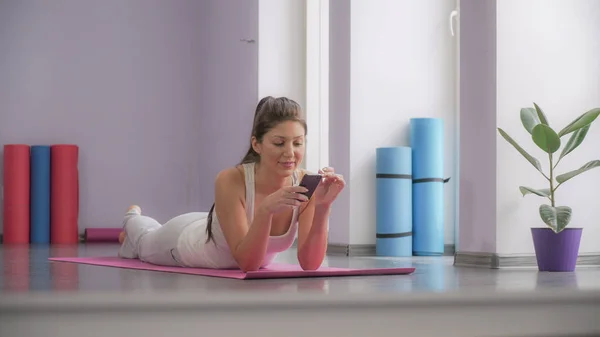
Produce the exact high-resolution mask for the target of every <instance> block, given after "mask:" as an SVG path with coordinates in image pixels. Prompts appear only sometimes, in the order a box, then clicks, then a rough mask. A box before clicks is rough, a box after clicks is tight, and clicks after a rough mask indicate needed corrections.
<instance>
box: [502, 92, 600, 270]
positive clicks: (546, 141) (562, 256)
mask: <svg viewBox="0 0 600 337" xmlns="http://www.w3.org/2000/svg"><path fill="white" fill-rule="evenodd" d="M533 105H534V107H533V108H531V107H528V108H522V109H521V123H522V124H523V127H525V130H527V132H529V134H530V135H531V139H532V140H533V142H534V143H535V145H537V146H538V147H539V148H540V149H542V150H543V151H544V152H545V154H546V155H547V157H548V169H547V171H548V172H547V173H545V172H544V170H543V169H542V165H541V164H540V161H539V160H538V159H536V158H535V157H533V156H531V155H530V154H529V153H527V151H525V150H524V149H523V148H522V147H521V146H519V144H517V142H515V141H514V140H513V139H512V138H511V137H510V136H509V135H508V134H507V133H506V132H505V131H504V130H502V129H501V128H498V132H499V133H500V135H502V137H504V139H505V140H506V141H507V142H509V143H510V144H511V145H512V146H514V148H515V149H516V150H517V151H519V153H520V154H521V155H523V157H525V159H527V161H528V162H529V163H531V165H533V167H535V168H536V169H537V170H538V171H539V172H540V173H541V174H542V175H543V176H544V178H545V179H546V180H547V181H548V185H547V187H546V188H532V187H526V186H519V190H520V191H521V193H522V194H523V196H526V195H528V194H532V195H537V196H540V197H542V198H546V199H548V201H549V203H544V204H542V205H541V206H540V207H539V215H540V218H541V219H542V221H543V222H544V223H545V224H546V226H543V227H541V228H536V227H533V228H531V233H532V237H533V245H534V249H535V255H536V259H537V265H538V269H539V270H540V271H573V270H575V265H576V262H577V257H578V256H579V243H580V241H581V233H582V228H567V226H568V225H569V223H570V221H571V214H572V209H571V207H569V206H567V205H564V204H558V203H557V202H556V190H557V189H558V188H559V187H560V186H562V185H563V184H564V183H565V182H567V181H569V180H570V179H572V178H574V177H576V176H578V175H580V174H582V173H584V172H586V171H589V170H591V169H593V168H595V167H600V160H592V161H589V162H588V163H586V164H585V165H583V166H581V167H580V168H578V169H576V170H573V171H570V172H564V173H560V174H557V166H558V164H559V163H560V162H561V160H563V159H564V158H565V157H566V156H567V155H568V154H569V153H571V152H572V151H573V150H575V149H576V148H577V147H578V146H579V145H581V143H582V142H583V140H584V139H585V136H586V135H587V133H588V131H589V129H590V126H591V124H592V122H593V121H594V120H596V118H597V117H598V115H600V108H595V109H592V110H589V111H587V112H586V113H583V114H582V115H580V116H579V117H577V118H576V119H575V120H573V121H572V122H571V123H570V124H568V125H567V126H565V127H564V128H563V129H562V130H560V131H559V132H558V133H557V132H556V131H555V130H554V129H553V128H552V127H551V126H550V123H549V122H548V118H547V117H546V116H545V114H544V112H543V110H542V109H541V108H540V107H539V106H538V105H537V104H535V103H533ZM567 135H570V137H569V140H568V141H567V142H566V143H565V144H564V147H562V150H561V151H560V153H559V152H558V151H559V150H560V149H561V146H562V145H563V143H564V142H563V137H565V136H567Z"/></svg>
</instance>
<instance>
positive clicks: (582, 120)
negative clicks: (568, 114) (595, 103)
mask: <svg viewBox="0 0 600 337" xmlns="http://www.w3.org/2000/svg"><path fill="white" fill-rule="evenodd" d="M598 115H600V108H595V109H592V110H590V111H588V112H586V113H584V114H582V115H581V116H579V117H577V118H576V119H575V120H574V121H572V122H571V123H570V124H569V125H567V126H565V128H564V129H562V130H560V132H559V133H558V136H559V137H562V136H564V135H566V134H569V133H571V132H573V131H577V130H579V129H581V128H582V127H584V126H586V125H590V124H591V123H592V122H593V121H594V120H595V119H596V118H597V117H598Z"/></svg>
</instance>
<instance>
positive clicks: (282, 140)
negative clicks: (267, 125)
mask: <svg viewBox="0 0 600 337" xmlns="http://www.w3.org/2000/svg"><path fill="white" fill-rule="evenodd" d="M252 146H253V147H254V150H255V151H256V152H258V153H259V154H260V165H261V167H263V168H266V169H267V170H268V171H272V172H273V173H274V174H277V175H278V176H290V175H291V174H292V173H293V171H294V170H295V169H297V168H298V167H299V165H300V164H301V163H302V160H303V159H304V151H305V142H304V128H303V127H302V124H300V123H298V122H295V121H286V122H282V123H279V124H278V125H276V126H275V127H274V128H272V129H271V130H269V132H267V133H266V134H265V135H264V137H263V140H262V142H260V143H258V142H257V140H256V139H252Z"/></svg>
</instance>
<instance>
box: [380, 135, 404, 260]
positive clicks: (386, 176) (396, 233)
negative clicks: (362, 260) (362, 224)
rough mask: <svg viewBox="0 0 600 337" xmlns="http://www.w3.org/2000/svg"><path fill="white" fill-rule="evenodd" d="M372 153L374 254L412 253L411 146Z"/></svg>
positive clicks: (397, 254) (396, 254)
mask: <svg viewBox="0 0 600 337" xmlns="http://www.w3.org/2000/svg"><path fill="white" fill-rule="evenodd" d="M376 156H377V164H376V174H377V184H376V199H377V200H376V205H377V206H376V223H377V224H376V232H377V233H376V239H375V251H376V254H377V255H379V256H412V177H411V170H412V163H411V160H412V154H411V149H410V147H385V148H378V149H376Z"/></svg>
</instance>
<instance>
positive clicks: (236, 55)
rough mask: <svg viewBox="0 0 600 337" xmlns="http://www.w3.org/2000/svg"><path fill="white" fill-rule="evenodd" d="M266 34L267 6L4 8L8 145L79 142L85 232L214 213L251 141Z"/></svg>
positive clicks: (0, 93) (209, 0) (250, 2)
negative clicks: (227, 177) (262, 22)
mask: <svg viewBox="0 0 600 337" xmlns="http://www.w3.org/2000/svg"><path fill="white" fill-rule="evenodd" d="M229 6H233V8H235V10H234V11H228V10H226V7H229ZM257 33H258V0H227V1H223V0H203V1H197V0H180V1H159V0H129V1H117V0H104V1H85V2H84V1H75V0H73V1H69V0H55V1H52V2H48V1H43V0H38V1H36V0H3V1H2V2H0V46H1V49H2V53H0V143H1V144H6V143H28V144H53V143H75V144H78V145H79V146H80V164H79V169H80V225H79V227H80V230H82V229H83V228H85V227H114V226H119V225H120V224H119V222H120V219H121V216H122V214H123V211H124V210H125V209H126V207H127V206H128V205H129V204H131V203H139V204H140V205H142V208H143V209H144V211H145V213H146V214H148V215H150V216H154V217H156V218H157V219H158V220H159V221H165V220H167V219H168V218H170V217H172V216H174V215H177V214H179V213H182V212H187V211H196V210H207V209H208V208H209V207H210V205H211V204H212V196H213V182H214V176H215V174H216V173H217V172H218V171H219V170H220V169H222V168H224V167H226V166H229V165H232V164H235V163H236V162H237V161H239V160H240V158H241V156H242V154H243V153H244V152H245V149H246V147H247V144H248V137H249V133H250V126H251V122H252V118H253V108H254V105H255V104H256V101H257V93H258V88H257V85H258V78H257V77H258V49H257V44H256V43H254V44H252V43H244V42H241V41H240V39H241V38H250V39H256V37H257ZM0 160H1V159H0ZM0 167H1V165H0Z"/></svg>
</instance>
